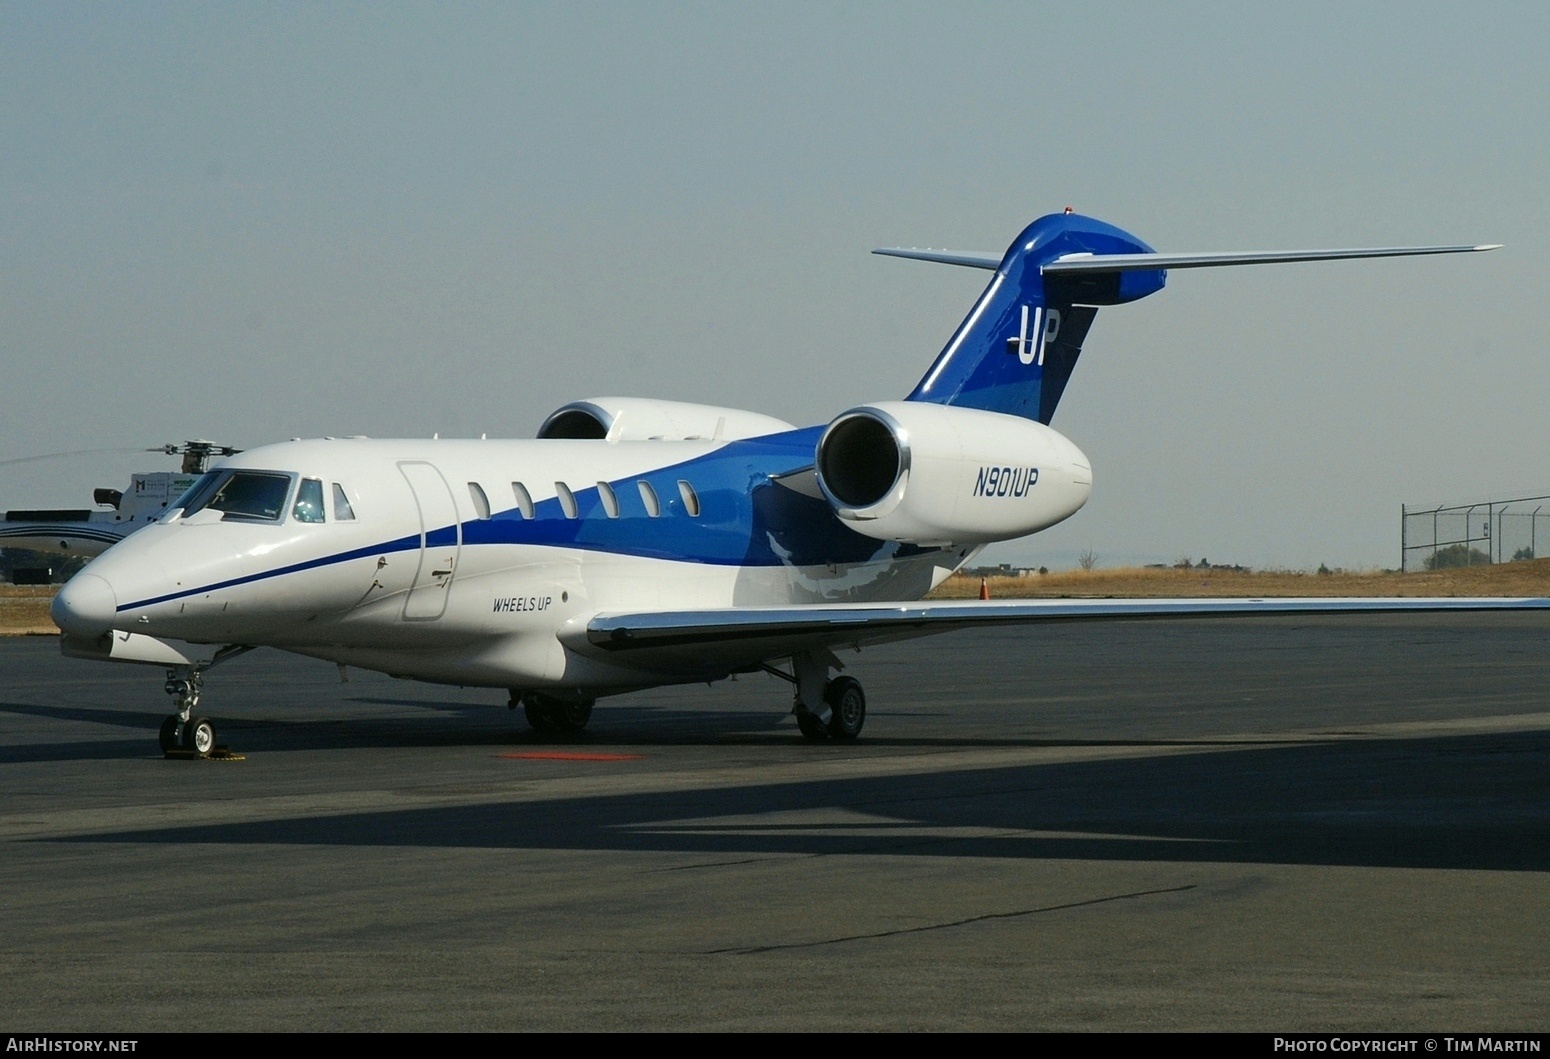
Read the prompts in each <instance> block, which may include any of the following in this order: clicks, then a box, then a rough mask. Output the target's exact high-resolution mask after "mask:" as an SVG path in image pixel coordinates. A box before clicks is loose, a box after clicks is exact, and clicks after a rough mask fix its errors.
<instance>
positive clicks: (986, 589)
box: [980, 577, 990, 599]
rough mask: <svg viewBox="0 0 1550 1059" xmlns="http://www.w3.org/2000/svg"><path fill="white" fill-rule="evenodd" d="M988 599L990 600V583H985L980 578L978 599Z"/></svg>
mask: <svg viewBox="0 0 1550 1059" xmlns="http://www.w3.org/2000/svg"><path fill="white" fill-rule="evenodd" d="M989 598H990V582H988V581H986V580H985V579H984V578H983V577H982V578H980V599H989Z"/></svg>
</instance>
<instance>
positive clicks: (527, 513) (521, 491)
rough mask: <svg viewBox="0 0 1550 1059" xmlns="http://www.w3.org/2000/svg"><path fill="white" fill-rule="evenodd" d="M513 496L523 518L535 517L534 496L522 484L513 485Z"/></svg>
mask: <svg viewBox="0 0 1550 1059" xmlns="http://www.w3.org/2000/svg"><path fill="white" fill-rule="evenodd" d="M511 495H512V496H514V497H516V498H517V510H518V511H520V512H522V517H523V518H532V517H533V496H532V494H531V493H529V492H528V491H527V486H525V485H523V484H522V483H521V482H512V483H511Z"/></svg>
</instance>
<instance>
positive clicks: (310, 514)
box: [291, 478, 323, 522]
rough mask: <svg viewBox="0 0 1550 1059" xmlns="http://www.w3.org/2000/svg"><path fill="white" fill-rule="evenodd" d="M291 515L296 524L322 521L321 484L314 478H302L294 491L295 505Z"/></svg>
mask: <svg viewBox="0 0 1550 1059" xmlns="http://www.w3.org/2000/svg"><path fill="white" fill-rule="evenodd" d="M291 514H292V515H293V516H294V517H295V519H296V521H297V522H322V521H323V483H322V482H320V481H318V480H317V479H316V478H303V479H302V480H301V488H300V489H298V490H296V505H295V506H294V507H293V508H291Z"/></svg>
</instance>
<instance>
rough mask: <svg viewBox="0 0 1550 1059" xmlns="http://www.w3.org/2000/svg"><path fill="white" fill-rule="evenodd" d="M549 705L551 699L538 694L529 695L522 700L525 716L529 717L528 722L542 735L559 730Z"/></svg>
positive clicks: (551, 733)
mask: <svg viewBox="0 0 1550 1059" xmlns="http://www.w3.org/2000/svg"><path fill="white" fill-rule="evenodd" d="M549 706H550V703H549V700H548V699H546V698H542V697H541V696H538V695H528V696H526V697H524V698H523V700H522V714H523V716H525V717H526V718H527V723H528V724H530V725H532V727H533V731H535V732H537V733H539V734H540V735H553V734H554V733H555V732H557V731H559V727H558V726H557V725H556V724H555V723H554V713H553V711H551V710H550V709H549Z"/></svg>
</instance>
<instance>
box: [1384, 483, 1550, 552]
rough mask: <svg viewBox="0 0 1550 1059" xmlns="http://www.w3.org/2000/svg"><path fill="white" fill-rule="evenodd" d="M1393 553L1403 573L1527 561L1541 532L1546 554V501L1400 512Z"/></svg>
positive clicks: (1549, 524) (1549, 518)
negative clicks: (1542, 529)
mask: <svg viewBox="0 0 1550 1059" xmlns="http://www.w3.org/2000/svg"><path fill="white" fill-rule="evenodd" d="M1399 511H1400V519H1399V522H1400V528H1399V551H1400V556H1401V560H1400V562H1401V568H1402V569H1404V570H1442V569H1447V568H1449V567H1454V566H1477V565H1479V566H1484V565H1486V564H1489V563H1510V562H1515V561H1517V560H1519V559H1532V558H1534V557H1535V556H1536V555H1538V554H1539V537H1540V532H1539V527H1540V526H1544V527H1545V534H1544V537H1545V549H1546V554H1550V496H1525V497H1519V498H1517V499H1516V500H1487V501H1483V502H1481V503H1478V504H1455V505H1453V506H1451V507H1433V508H1426V509H1425V510H1422V511H1418V510H1415V509H1412V508H1410V507H1401V508H1400V509H1399Z"/></svg>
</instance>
